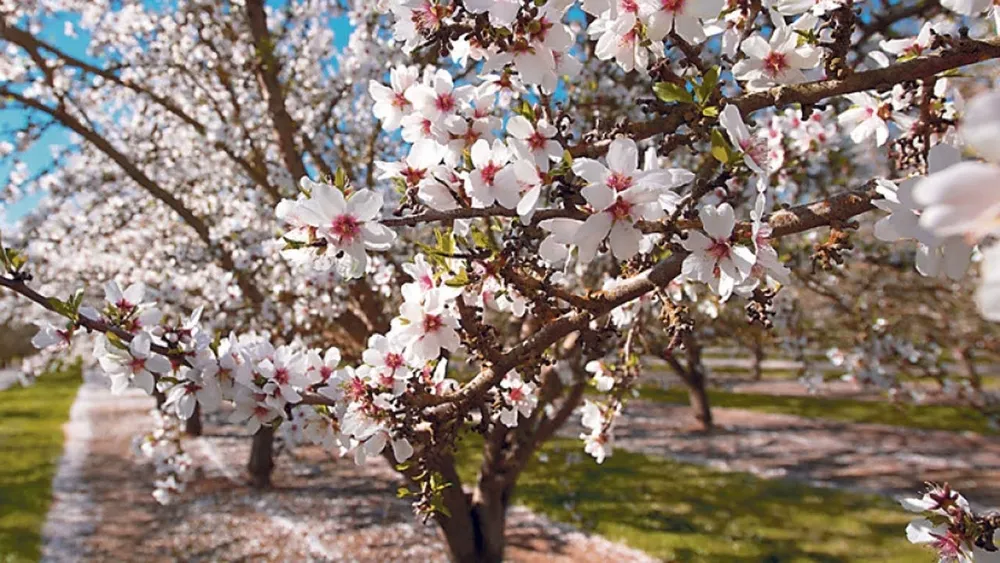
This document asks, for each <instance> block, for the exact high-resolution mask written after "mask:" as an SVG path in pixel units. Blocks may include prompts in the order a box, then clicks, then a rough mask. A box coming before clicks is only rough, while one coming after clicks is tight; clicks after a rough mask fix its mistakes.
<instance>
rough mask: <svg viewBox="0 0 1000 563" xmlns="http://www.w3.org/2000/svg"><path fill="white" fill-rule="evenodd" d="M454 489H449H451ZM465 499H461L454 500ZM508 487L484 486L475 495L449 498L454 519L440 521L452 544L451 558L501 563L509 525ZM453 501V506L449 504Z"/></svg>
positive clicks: (439, 518)
mask: <svg viewBox="0 0 1000 563" xmlns="http://www.w3.org/2000/svg"><path fill="white" fill-rule="evenodd" d="M450 488H451V487H449V489H450ZM458 496H461V497H462V498H461V499H457V498H454V497H458ZM509 500H510V490H509V488H507V487H503V486H499V487H492V486H484V485H480V486H479V487H477V488H476V490H475V491H473V492H472V493H471V494H466V493H462V494H460V495H451V498H449V495H447V494H446V495H445V506H446V507H447V508H448V511H449V512H450V513H451V516H446V515H444V514H437V515H436V520H437V522H438V525H439V526H440V527H441V531H442V532H443V533H444V537H445V540H446V541H447V543H448V550H449V557H450V559H451V560H452V561H455V562H456V563H466V562H469V563H501V562H502V561H503V553H504V547H505V546H506V542H505V540H504V531H505V530H506V523H507V504H508V501H509ZM449 501H450V502H449Z"/></svg>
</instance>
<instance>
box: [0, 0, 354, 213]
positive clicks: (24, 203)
mask: <svg viewBox="0 0 1000 563" xmlns="http://www.w3.org/2000/svg"><path fill="white" fill-rule="evenodd" d="M268 4H271V5H280V4H282V2H278V1H269V2H268ZM78 20H79V18H78V17H77V16H75V15H65V14H63V15H57V16H55V17H53V18H51V19H50V21H49V23H48V24H47V25H46V26H45V27H44V28H43V30H42V32H41V34H40V36H41V38H42V39H44V40H45V41H47V42H49V43H52V44H54V45H55V46H56V47H58V48H59V49H62V50H63V51H65V52H67V53H69V54H71V55H73V56H75V57H78V58H81V59H84V60H88V61H90V62H94V63H97V62H99V61H98V60H97V59H95V58H93V57H89V56H87V52H86V51H87V43H88V42H89V38H88V35H87V34H85V33H78V34H77V37H70V36H67V35H66V34H65V27H66V26H65V24H66V22H70V23H74V22H76V21H78ZM333 29H334V32H335V44H336V46H337V48H338V49H342V48H344V47H345V46H346V45H347V42H348V39H349V38H350V34H351V24H350V23H349V22H348V21H347V18H338V19H336V20H334V22H333ZM26 117H27V113H25V112H20V111H17V110H6V111H0V140H7V141H11V142H13V134H12V132H13V131H16V130H17V129H19V128H21V127H23V125H24V124H25V121H26ZM68 140H69V137H68V134H67V132H66V131H65V130H64V129H58V128H52V129H50V130H48V131H47V132H46V133H45V134H44V135H42V137H41V138H39V139H38V141H36V142H35V143H33V144H32V145H31V146H30V147H28V149H27V150H26V151H23V152H21V153H19V156H20V157H21V158H22V159H23V160H24V162H25V163H26V164H27V165H28V169H29V171H30V173H31V174H35V173H37V172H38V171H40V170H43V169H44V168H45V167H47V166H50V165H51V164H52V153H53V150H54V149H57V148H59V147H61V146H64V145H65V144H66V143H67V142H68ZM16 154H17V153H16ZM11 156H14V155H11ZM12 167H13V158H10V157H8V158H5V159H2V160H0V181H6V180H7V177H8V175H9V174H10V171H11V168H12ZM43 197H44V194H32V195H29V196H26V197H23V198H21V199H19V200H17V201H3V200H0V226H3V227H5V228H11V227H12V226H13V225H14V224H15V223H16V222H17V221H18V220H19V219H21V218H22V217H23V216H24V215H25V214H27V213H29V212H30V211H31V210H32V209H34V208H35V207H36V206H37V205H38V202H39V201H40V200H41V199H42V198H43Z"/></svg>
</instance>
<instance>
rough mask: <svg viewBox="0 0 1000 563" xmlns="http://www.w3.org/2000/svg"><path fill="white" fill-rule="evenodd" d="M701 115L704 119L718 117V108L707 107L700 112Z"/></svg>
mask: <svg viewBox="0 0 1000 563" xmlns="http://www.w3.org/2000/svg"><path fill="white" fill-rule="evenodd" d="M701 114H702V115H704V116H705V117H719V106H708V107H707V108H705V109H703V110H701Z"/></svg>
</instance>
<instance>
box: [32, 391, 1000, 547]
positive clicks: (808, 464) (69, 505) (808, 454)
mask: <svg viewBox="0 0 1000 563" xmlns="http://www.w3.org/2000/svg"><path fill="white" fill-rule="evenodd" d="M151 407H152V400H151V399H150V398H148V397H145V396H143V395H142V394H141V393H140V394H130V395H127V396H125V397H112V396H111V395H110V393H109V392H107V391H106V390H105V389H104V387H103V386H102V385H101V384H100V383H97V382H93V381H92V382H88V383H87V384H86V385H84V387H83V388H82V389H81V391H80V395H79V399H78V401H77V403H76V404H74V408H73V413H72V420H71V422H70V424H69V425H68V427H67V437H68V440H67V444H66V449H65V454H64V460H63V463H62V464H61V466H60V469H59V473H58V474H57V477H56V481H55V484H54V490H55V501H54V504H53V506H52V509H51V511H50V513H49V521H48V522H47V524H46V528H45V532H44V534H43V535H44V558H43V560H46V561H80V560H88V561H91V560H96V561H176V560H184V561H216V560H225V561H233V560H236V561H292V560H294V561H300V560H301V561H306V560H312V561H402V560H405V561H440V560H444V553H443V544H442V542H441V540H440V539H439V537H438V535H437V532H436V530H435V528H433V527H429V526H423V525H421V524H420V523H418V522H416V521H415V520H414V518H413V516H412V513H411V511H410V508H409V506H408V504H407V502H406V501H403V500H398V499H396V498H395V491H396V488H397V486H398V485H399V480H398V479H397V477H396V474H395V473H394V471H392V469H391V468H389V467H388V465H387V464H385V463H384V462H382V461H381V460H379V462H377V463H376V462H373V463H371V464H369V465H367V466H363V467H359V466H356V465H355V464H354V463H353V461H352V460H350V459H334V458H331V457H330V456H328V455H326V454H324V453H323V452H321V451H319V450H317V449H298V450H296V451H295V456H294V457H293V456H292V455H291V452H284V453H283V454H282V455H281V457H280V458H279V461H278V468H277V469H276V472H275V475H274V481H275V487H274V488H273V489H271V490H269V491H265V492H259V491H255V490H253V489H251V488H249V487H247V486H246V485H245V484H244V483H243V478H242V476H243V469H242V464H243V463H244V461H245V460H246V459H247V457H248V449H249V440H248V439H247V437H246V436H245V435H244V433H243V431H242V429H240V428H237V427H234V426H232V425H221V424H215V423H213V421H212V420H211V419H210V420H208V421H207V424H206V429H205V430H206V433H205V436H203V437H202V438H198V439H192V440H189V441H188V443H187V449H188V451H189V453H190V454H191V455H192V456H193V458H194V461H195V466H196V468H197V471H198V472H199V473H201V476H200V478H197V479H195V480H194V484H193V485H192V486H191V487H190V488H189V489H188V490H187V491H186V492H185V493H184V494H183V495H181V496H180V498H179V500H178V501H177V502H176V503H174V504H172V505H170V506H160V505H158V504H157V503H156V502H155V501H154V500H153V498H152V497H151V495H150V492H151V485H152V481H153V479H154V476H153V472H152V469H151V468H150V467H149V466H143V465H137V464H136V461H135V457H134V456H133V455H132V453H131V442H132V439H133V437H134V436H136V435H137V434H139V433H141V432H142V431H144V430H146V429H148V427H149V424H150V418H149V416H148V410H149V409H150V408H151ZM714 412H715V416H716V419H717V423H718V424H719V429H718V430H717V431H716V432H714V433H713V434H711V435H709V436H705V435H704V434H702V433H699V432H695V431H692V430H691V429H690V426H691V424H690V422H691V418H690V411H689V410H688V409H687V408H686V407H682V406H677V405H669V404H664V403H657V402H652V401H640V400H636V401H633V402H632V403H631V404H630V405H629V407H628V409H627V416H625V417H623V418H622V420H621V422H620V424H619V425H618V427H617V428H616V433H615V434H616V440H617V442H616V447H618V448H621V449H624V450H631V451H634V452H639V453H643V454H647V455H651V456H658V457H661V458H668V459H673V460H679V461H684V462H691V463H695V464H699V465H707V466H711V467H714V468H717V469H722V470H724V471H745V472H749V473H754V474H756V475H758V476H762V477H767V478H777V479H776V480H777V481H779V482H784V481H786V479H788V480H791V481H799V482H807V483H813V484H821V485H827V486H833V487H836V488H845V489H854V490H862V491H867V492H877V493H880V494H883V495H898V494H905V493H912V492H915V491H916V490H918V489H919V488H920V486H921V485H920V484H921V482H922V481H924V480H932V479H938V480H948V481H950V482H951V483H953V484H954V485H955V486H957V487H958V488H959V490H962V491H963V492H965V493H966V494H967V495H968V496H969V497H970V498H971V499H974V500H975V501H978V502H979V504H985V505H993V506H997V505H1000V497H998V492H997V491H996V490H995V489H992V490H991V487H990V484H991V483H996V482H997V478H998V477H1000V439H997V438H994V437H983V436H979V435H976V434H971V433H967V434H958V433H952V432H934V431H921V430H915V429H910V428H901V427H892V426H884V425H874V424H849V423H843V422H831V421H824V420H817V419H808V418H801V417H795V416H788V415H776V414H768V413H761V412H755V411H747V410H742V409H721V408H720V409H715V411H714ZM574 418H575V417H574ZM577 434H578V429H573V428H568V429H566V430H565V432H564V435H567V436H572V437H575V436H576V435H577ZM577 445H578V442H576V441H573V442H572V444H569V443H567V444H566V445H564V446H560V447H567V448H571V449H572V452H576V453H575V454H573V455H574V457H578V458H581V459H582V458H583V457H584V456H583V455H582V452H579V451H578V450H577ZM625 455H626V454H619V456H625ZM583 461H585V462H588V463H587V466H588V467H589V466H590V465H592V464H590V463H589V459H587V460H583ZM611 465H614V463H612V464H611ZM594 469H595V470H596V466H594ZM674 477H675V478H679V477H678V476H677V475H675V476H674ZM699 478H701V477H699ZM748 479H752V478H748ZM746 483H747V486H750V487H760V486H759V485H754V484H753V483H752V481H746ZM544 486H548V485H544ZM812 490H815V489H812ZM529 494H530V493H529ZM692 494H696V493H692ZM768 494H770V493H768ZM793 496H794V495H793ZM668 497H669V495H668ZM817 498H827V497H825V496H821V497H817ZM830 498H831V499H832V498H834V497H830ZM859 498H860V497H856V498H855V497H852V499H854V500H852V501H851V502H855V501H856V500H857V499H859ZM764 500H773V501H774V502H775V503H777V504H776V505H775V506H774V507H772V508H774V509H775V510H782V508H781V506H782V505H781V504H780V503H781V502H785V501H780V500H775V499H770V497H768V499H764ZM643 502H646V501H643ZM649 502H652V503H654V504H655V503H657V502H658V503H660V504H663V502H666V501H665V499H658V500H657V499H651V500H649ZM751 502H757V501H751ZM826 502H828V501H826V500H824V501H822V502H821V504H823V503H826ZM858 502H860V501H858ZM864 502H868V501H864ZM529 504H530V502H529ZM668 504H672V503H670V502H668ZM682 504H684V503H682ZM712 506H715V505H712V504H709V505H706V507H705V509H706V510H709V511H710V512H711V511H714V510H719V509H722V508H723V507H725V506H728V505H724V504H723V505H720V506H718V507H716V508H712ZM846 506H848V507H849V508H845V510H848V511H849V512H850V511H851V510H861V509H862V506H865V507H868V506H871V505H870V504H864V503H862V504H857V505H853V504H850V503H848V504H847V505H846ZM887 506H888V507H891V505H890V504H888V503H887ZM549 508H551V507H547V508H546V512H547V513H548V510H549ZM792 508H793V507H791V506H788V507H786V508H785V509H786V510H789V509H792ZM794 508H801V507H794ZM758 509H759V510H763V509H761V508H760V507H758ZM758 509H755V510H751V511H750V512H752V513H754V514H756V512H757V511H759V510H758ZM659 510H660V509H659V508H657V509H656V510H655V511H654V512H655V513H656V514H658V516H656V517H658V518H663V517H664V516H663V515H662V514H659V512H658V511H659ZM810 510H811V509H810ZM879 510H883V511H882V512H879V513H878V516H877V517H876V518H875V520H873V522H876V521H877V525H876V524H872V525H871V526H870V530H874V529H876V528H878V527H879V526H881V527H882V528H885V530H886V531H883V532H878V533H884V534H888V535H883V536H865V537H867V541H869V542H873V541H876V540H880V539H881V538H890V539H892V540H894V541H896V543H894V544H892V545H894V546H897V544H898V543H903V544H904V545H905V540H904V539H903V536H902V526H904V525H905V521H906V516H905V515H904V514H902V511H900V510H899V509H898V507H897V510H896V511H895V513H896V514H895V515H891V514H890V513H889V512H887V511H885V510H884V509H879ZM810 514H815V513H814V512H810ZM654 516H655V515H654ZM558 517H559V518H562V516H558ZM598 517H599V518H601V519H610V520H614V519H615V518H617V516H612V517H610V518H609V517H606V516H605V515H603V514H601V515H598ZM823 518H834V516H833V515H832V514H831V515H827V516H823ZM667 520H669V521H671V522H672V521H673V520H670V519H667ZM667 520H665V521H667ZM889 520H891V523H890V522H889ZM830 522H832V520H824V521H822V522H817V525H820V526H821V527H822V526H823V525H824V524H826V523H830ZM720 525H721V524H720ZM713 526H714V524H713ZM772 527H774V528H775V529H776V531H777V532H778V533H780V532H781V530H782V529H783V528H782V526H781V524H780V523H773V526H772ZM588 529H589V528H588ZM706 529H714V528H712V526H708V527H707V528H706ZM897 530H898V534H897ZM601 533H608V532H604V531H601ZM685 533H687V532H685ZM716 533H717V534H721V535H719V538H720V540H719V541H725V540H723V539H721V538H723V537H729V536H726V535H725V534H723V533H722V532H720V531H718V530H717V532H716ZM727 533H728V532H727ZM873 533H875V532H873ZM610 535H614V536H616V537H622V538H623V539H624V538H625V537H626V536H621V535H619V534H610ZM670 537H674V536H670ZM839 537H841V538H843V536H839ZM654 539H656V538H654ZM508 540H509V545H510V548H509V550H508V555H509V559H510V560H512V561H528V562H535V561H583V562H587V561H594V562H597V561H601V562H603V561H605V560H609V561H643V560H649V559H650V558H649V557H648V556H646V555H644V554H642V553H641V552H637V551H635V550H631V549H629V548H627V547H625V546H623V545H621V544H615V543H612V542H610V541H608V540H606V539H604V538H602V537H600V536H597V535H591V534H586V533H583V532H581V531H578V530H576V529H574V528H572V527H569V526H566V525H563V524H558V523H555V522H553V521H551V520H549V519H548V518H546V517H544V516H541V515H539V514H536V513H533V512H531V511H530V510H528V509H525V508H521V507H517V508H515V509H513V510H512V514H511V516H510V525H509V528H508ZM629 541H632V540H629ZM664 541H666V540H664ZM669 541H671V542H673V541H675V540H669ZM742 541H744V542H746V541H747V540H746V538H742ZM767 541H773V538H769V539H768V540H767ZM836 541H843V539H840V540H836ZM755 543H758V542H754V541H750V544H751V545H752V544H755ZM759 543H760V544H761V545H763V544H764V539H763V538H762V539H761V540H760V542H759ZM634 545H640V546H644V549H648V548H647V547H645V544H643V543H642V542H641V541H640V542H638V543H634ZM798 547H801V546H793V545H786V546H785V547H783V548H776V549H777V551H775V553H785V554H787V553H789V552H788V551H787V550H788V549H792V550H793V551H794V549H797V548H798ZM898 547H899V546H897V547H894V548H892V549H897V548H898ZM836 549H840V548H836ZM782 550H785V551H782ZM890 551H891V550H890ZM651 552H653V551H651ZM655 552H657V553H661V554H662V553H681V552H680V551H678V550H677V549H676V546H675V545H673V544H670V545H665V546H662V547H661V549H659V550H656V551H655ZM803 553H806V552H803ZM808 553H814V552H808ZM838 553H839V552H838ZM814 554H815V555H817V556H818V555H819V552H815V553H814ZM719 555H720V557H721V553H720V554H719ZM800 555H801V554H800ZM753 557H755V556H750V557H749V558H748V557H743V558H741V559H737V558H731V559H732V560H733V561H736V560H741V561H743V560H746V561H751V560H760V558H759V557H758V558H757V559H754V558H753ZM811 557H812V556H811V555H810V556H808V557H806V559H802V558H798V559H795V558H791V559H789V560H796V561H797V560H813V559H811ZM907 557H909V556H905V557H903V559H901V560H915V559H907ZM829 559H830V560H831V561H832V560H838V561H839V560H847V559H841V558H840V556H839V555H838V556H834V557H833V558H829ZM681 560H685V561H686V560H692V561H695V560H705V559H697V558H695V559H687V558H684V557H681ZM720 560H721V559H720ZM726 560H729V559H726ZM776 560H784V559H783V558H780V559H776ZM859 560H860V559H859ZM865 560H872V559H871V558H868V559H865Z"/></svg>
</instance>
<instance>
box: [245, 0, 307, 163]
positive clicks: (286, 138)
mask: <svg viewBox="0 0 1000 563" xmlns="http://www.w3.org/2000/svg"><path fill="white" fill-rule="evenodd" d="M246 14H247V22H248V23H249V26H250V34H251V35H252V36H253V44H254V49H255V50H256V52H257V59H258V60H257V83H258V84H259V85H260V89H261V93H262V94H263V96H264V98H265V99H266V100H267V112H268V114H269V115H270V116H271V122H272V123H273V125H274V132H275V134H276V135H277V136H278V149H279V150H280V151H281V158H282V160H283V161H284V162H285V167H286V168H287V169H288V172H289V174H291V175H292V178H293V179H294V180H296V181H298V180H299V179H300V178H302V177H304V176H306V175H307V174H306V167H305V165H304V164H303V163H302V155H301V154H300V153H299V151H298V149H297V148H296V146H295V129H296V128H295V122H294V121H292V116H291V115H289V114H288V110H287V109H286V108H285V95H284V92H283V91H282V88H281V81H280V79H279V78H278V61H277V59H276V58H275V56H274V40H273V39H272V37H271V32H270V31H268V29H267V13H266V12H265V10H264V2H263V0H247V3H246Z"/></svg>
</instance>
